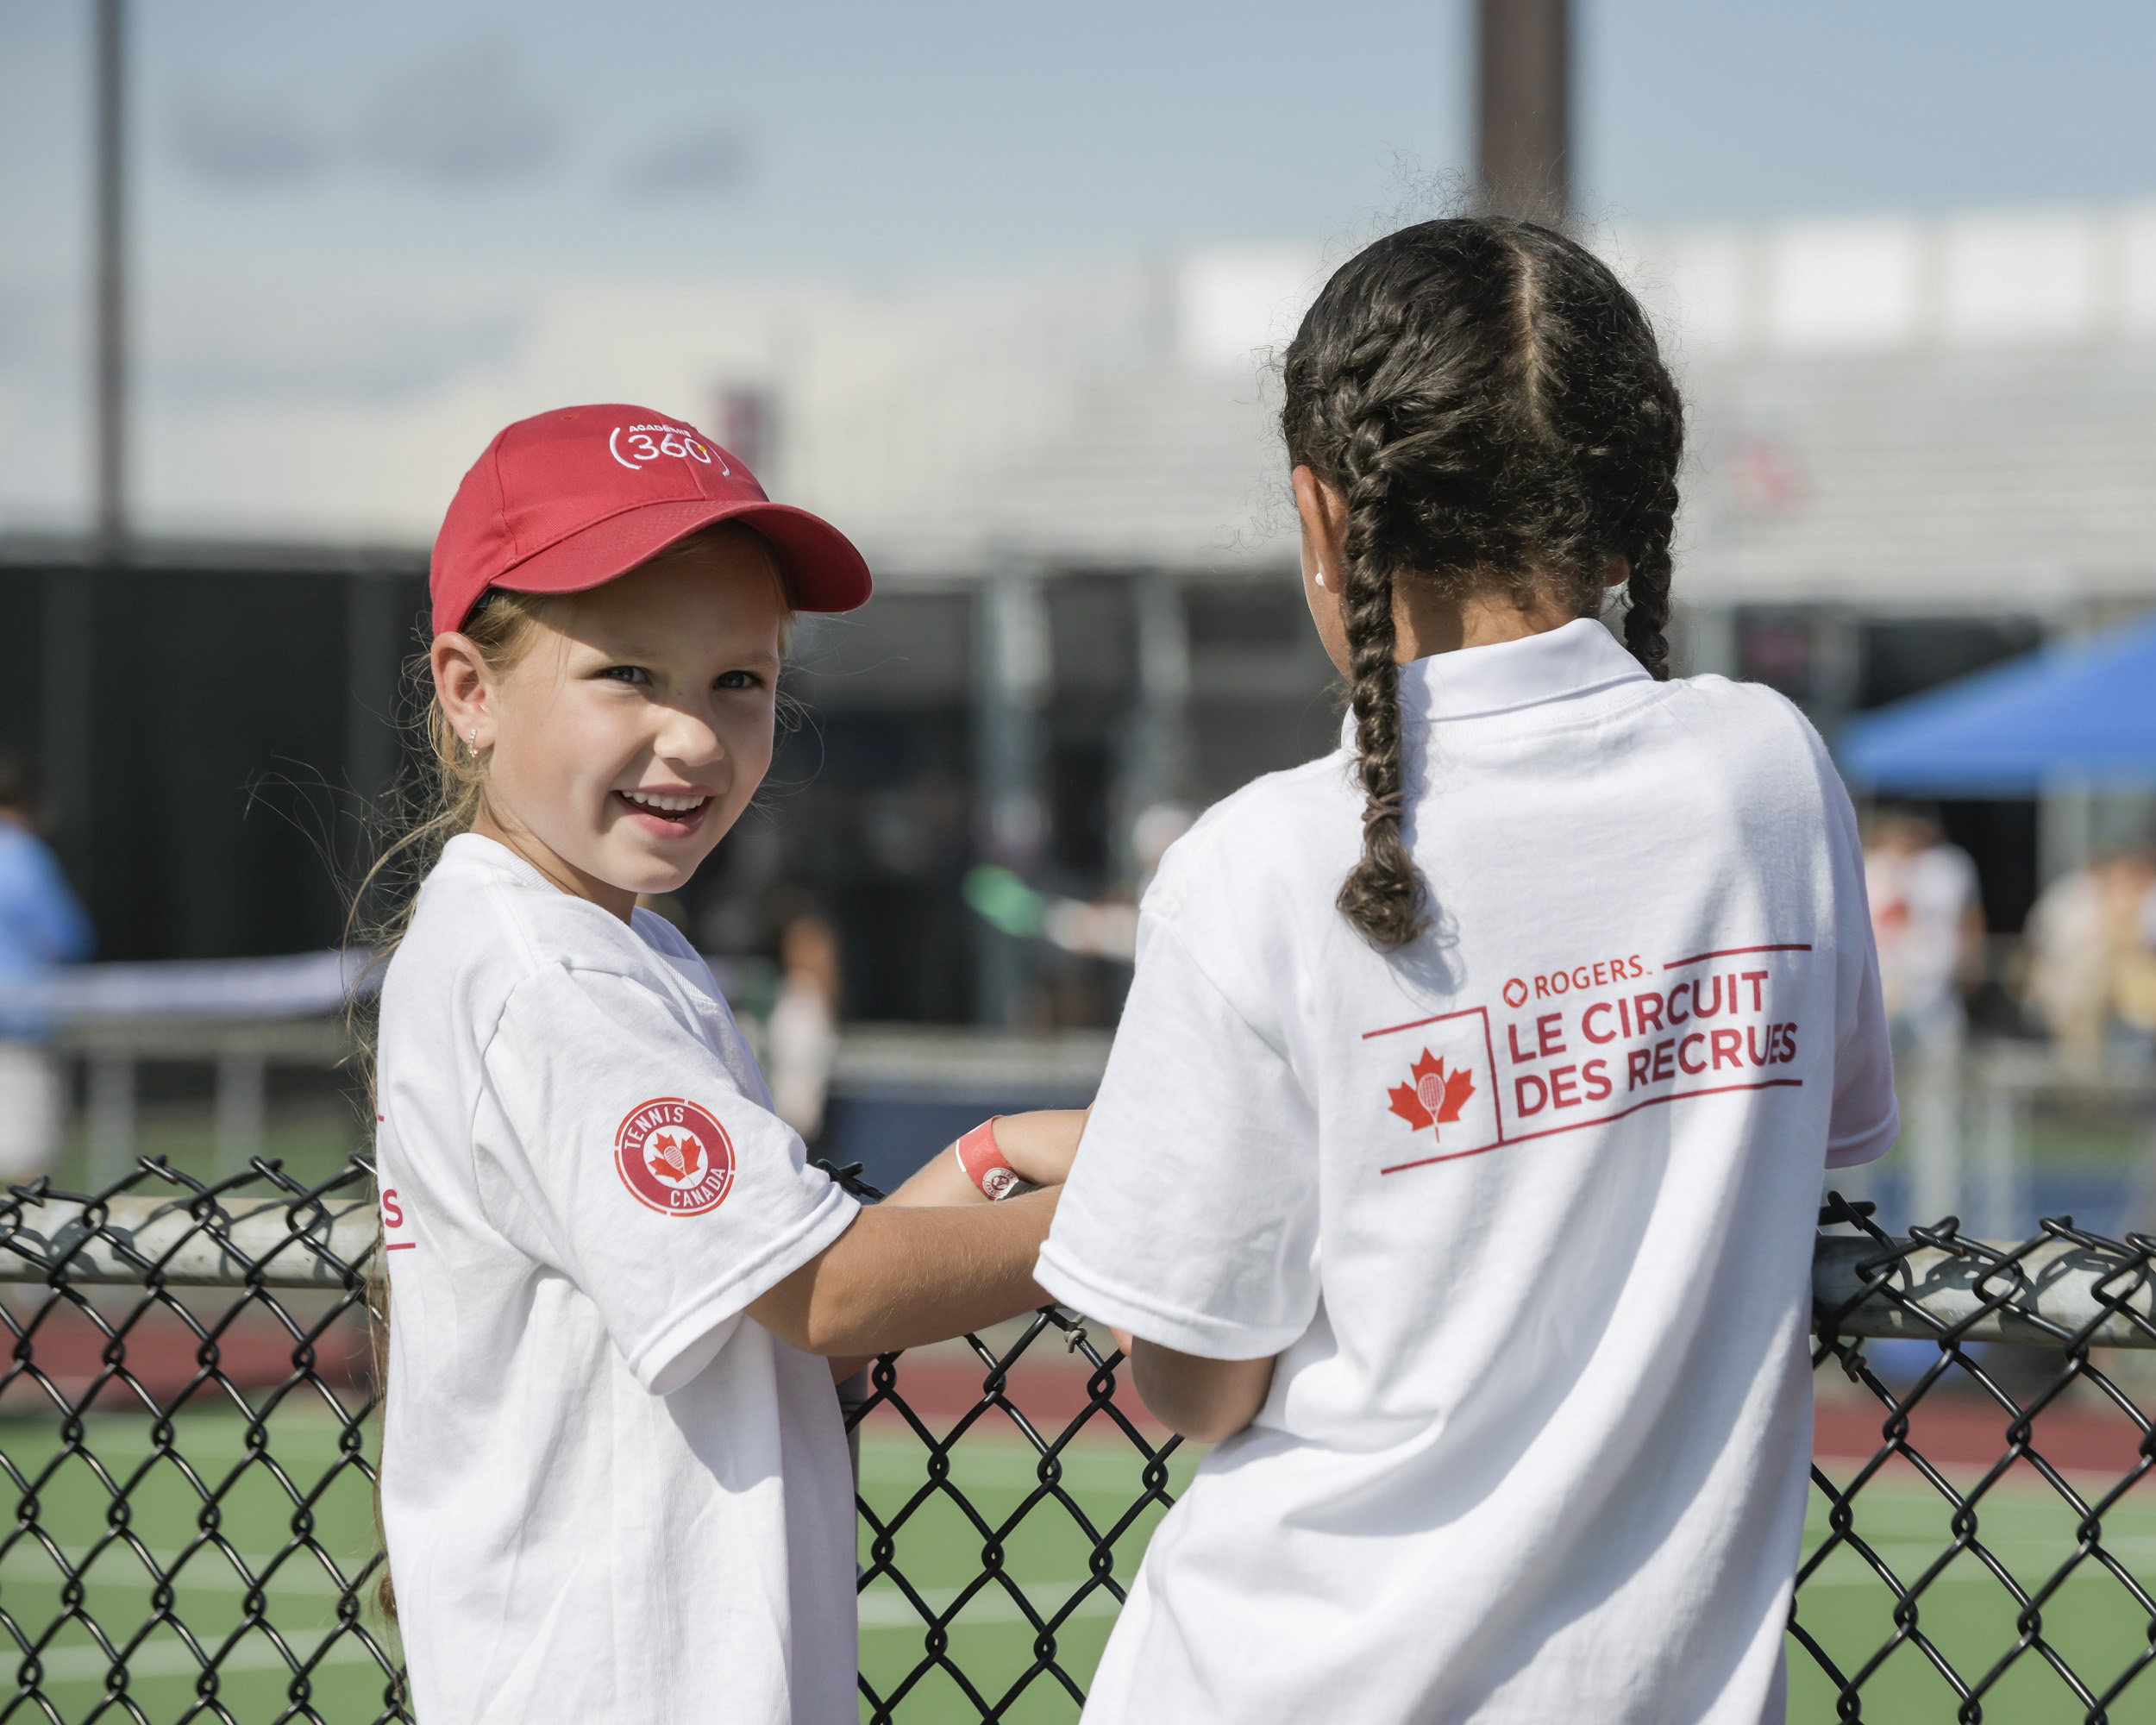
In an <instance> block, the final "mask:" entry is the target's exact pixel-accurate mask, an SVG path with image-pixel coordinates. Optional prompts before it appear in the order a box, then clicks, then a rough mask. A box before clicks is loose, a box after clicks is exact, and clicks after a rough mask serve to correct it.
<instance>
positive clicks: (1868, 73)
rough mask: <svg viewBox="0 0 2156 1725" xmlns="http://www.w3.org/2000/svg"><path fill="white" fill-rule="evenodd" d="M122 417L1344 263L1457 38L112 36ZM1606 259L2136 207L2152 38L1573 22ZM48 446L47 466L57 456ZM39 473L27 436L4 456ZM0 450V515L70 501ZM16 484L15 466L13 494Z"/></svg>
mask: <svg viewBox="0 0 2156 1725" xmlns="http://www.w3.org/2000/svg"><path fill="white" fill-rule="evenodd" d="M130 10H131V15H132V16H133V18H134V20H135V36H134V39H133V43H132V47H133V60H132V65H131V85H130V91H129V95H130V103H131V106H130V118H131V124H132V127H133V135H132V152H133V154H132V160H133V163H134V166H135V211H134V218H133V220H134V228H133V232H134V235H135V251H134V269H135V293H136V306H137V314H136V315H137V328H138V330H139V344H140V348H141V354H142V366H143V372H144V378H145V387H146V388H147V389H148V390H150V391H152V392H162V396H161V398H181V397H185V396H187V395H188V394H189V393H190V392H193V393H195V394H201V393H204V392H208V393H211V394H216V393H220V392H222V393H223V394H226V395H230V394H232V393H234V392H257V393H259V394H261V395H264V396H266V397H270V396H275V395H276V394H277V393H278V392H280V391H283V392H292V391H315V392H321V391H323V390H325V389H329V390H336V389H343V390H347V391H357V392H369V391H372V392H392V393H393V392H397V391H398V390H410V389H415V388H418V387H421V386H423V385H424V383H425V382H426V381H427V380H429V379H430V378H435V377H438V376H439V375H440V374H441V373H442V368H443V367H445V366H448V365H452V364H460V363H470V362H472V361H473V359H474V356H481V357H483V356H484V355H486V354H487V353H489V352H490V351H493V350H496V349H501V348H505V344H509V343H512V342H514V341H515V340H516V339H517V334H516V329H517V319H516V315H515V312H516V306H517V301H518V297H519V296H520V295H529V294H530V293H535V292H539V291H540V290H542V288H544V287H546V286H547V285H550V284H561V283H586V284H589V283H594V282H598V283H608V284H630V285H636V284H644V283H650V284H661V285H668V284H670V285H679V284H682V283H685V282H711V281H724V282H736V283H755V284H771V283H789V282H793V283H804V284H808V283H816V284H833V283H837V284H844V285H849V286H850V287H852V288H855V289H856V290H863V291H867V292H872V293H873V292H881V291H884V290H886V289H891V290H897V289H900V288H904V287H906V286H918V285H920V284H923V283H930V284H933V283H938V282H954V281H955V282H964V283H970V284H974V285H979V284H981V283H986V282H993V281H995V280H998V279H1003V278H1005V277H1017V276H1025V275H1031V276H1033V277H1040V276H1043V275H1052V274H1054V273H1056V272H1057V271H1059V270H1067V269H1069V268H1072V267H1077V266H1081V265H1090V264H1094V263H1097V262H1099V261H1100V260H1104V259H1107V260H1113V259H1133V258H1145V257H1150V256H1157V255H1163V254H1173V253H1175V252H1176V251H1178V250H1181V249H1185V248H1191V247H1194V246H1204V245H1220V244H1243V243H1265V242H1294V243H1302V244H1313V245H1319V246H1330V247H1332V248H1336V249H1337V248H1338V247H1339V246H1340V245H1342V244H1343V243H1350V244H1351V243H1352V242H1353V241H1354V240H1355V239H1357V238H1358V237H1361V236H1364V235H1369V234H1371V233H1374V232H1376V231H1378V230H1380V229H1382V228H1383V227H1384V226H1386V225H1388V224H1389V223H1392V222H1395V221H1396V220H1398V219H1401V218H1402V217H1413V216H1421V215H1426V214H1430V213H1434V212H1436V211H1437V210H1440V209H1442V208H1445V207H1446V206H1447V204H1448V203H1449V202H1451V200H1454V199H1456V198H1457V197H1458V195H1459V194H1460V192H1461V191H1462V190H1463V187H1464V185H1465V184H1466V175H1467V173H1468V172H1469V169H1470V160H1469V136H1470V49H1471V43H1470V20H1471V10H1472V9H1471V7H1470V5H1469V4H1468V3H1466V0H1419V3H1413V4H1410V3H1406V0H1361V3H1357V0H1334V3H1333V4H1332V5H1329V6H1327V7H1325V8H1322V9H1319V8H1313V7H1311V6H1309V5H1308V4H1307V0H1296V3H1289V0H1242V3H1237V4H1226V3H1181V4H1172V3H1171V4H1163V3H1161V0H1144V3H1138V0H1095V3H1094V4H1093V5H1090V6H1088V7H1085V8H1066V7H1050V6H1047V5H1044V4H1038V3H1022V4H1018V5H1012V4H1010V3H1007V0H1006V3H1001V4H990V3H983V0H911V3H907V4H904V5H898V6H893V5H891V4H889V3H887V0H885V3H878V4H871V3H867V0H793V3H790V4H787V5H783V6H764V7H760V8H751V7H747V6H743V5H738V4H727V3H718V4H712V3H707V4H704V5H699V6H694V7H691V6H686V5H682V4H678V3H677V4H673V5H663V4H657V3H652V0H611V3H610V4H608V5H607V6H605V7H594V6H591V5H588V4H582V5H578V4H570V3H567V0H527V3H524V4H522V5H519V6H515V7H511V6H507V5H500V4H494V3H489V0H465V3H460V4H458V5H455V6H454V7H447V6H443V5H442V4H441V3H439V0H433V3H426V4H422V3H417V0H368V3H367V5H365V6H352V5H350V4H340V5H335V6H331V5H328V4H324V3H322V0H159V3H158V4H155V5H147V4H142V3H140V0H136V3H135V4H134V5H133V6H132V7H131V9H130ZM90 15H91V5H90V3H89V0H0V421H4V422H5V423H7V424H12V425H15V426H16V427H18V428H20V427H23V426H50V427H53V428H55V429H54V430H53V432H52V434H51V436H50V437H49V438H47V441H48V442H54V441H55V440H59V441H68V440H72V442H71V444H70V447H71V449H72V448H73V446H74V443H75V442H79V439H78V437H77V430H78V428H76V427H75V421H76V419H77V418H78V415H79V410H80V399H81V395H82V388H83V385H82V378H83V355H84V351H85V349H84V323H83V317H82V309H83V305H84V301H85V279H86V273H85V272H86V260H87V237H86V235H87V228H86V221H85V216H86V206H87V195H86V166H87V160H88V139H89V116H88V111H87V91H88V88H89V65H88V37H89V22H90ZM1576 17H1577V29H1578V49H1577V56H1576V80H1577V85H1576V89H1577V125H1576V184H1577V190H1578V198H1579V203H1580V204H1581V206H1582V208H1583V210H1584V212H1585V213H1586V214H1587V216H1589V218H1590V219H1591V220H1594V221H1596V222H1599V223H1617V224H1623V223H1654V222H1664V223H1666V222H1674V221H1689V220H1702V219H1716V220H1719V219H1736V220H1745V221H1752V220H1763V219H1772V218H1775V217H1778V216H1793V215H1808V214H1821V213H1827V212H1833V213H1849V212H1857V211H1866V210H1919V211H1921V210H1937V209H1945V208H1952V207H1963V206H1984V205H1996V204H2027V203H2053V202H2059V201H2104V200H2112V199H2121V198H2134V197H2139V196H2146V195H2149V194H2153V193H2156V129H2153V128H2152V125H2151V122H2150V120H2149V117H2148V111H2147V102H2146V95H2145V90H2144V87H2143V86H2144V84H2145V73H2146V68H2147V66H2150V65H2151V64H2156V7H2152V6H2149V5H2147V3H2145V0H2133V3H2128V0H2050V3H2043V0H2019V3H2009V0H1865V3H1854V0H1804V3H1802V4H1798V3H1786V0H1785V3H1777V4H1768V3H1764V0H1577V4H1576ZM70 428H74V429H70ZM39 435H43V434H39ZM20 442H21V437H20V436H17V435H4V427H0V443H4V444H5V446H6V453H7V456H8V461H9V463H11V464H12V465H13V466H14V467H15V468H16V477H15V478H13V479H11V480H8V481H7V483H5V484H0V527H4V526H5V525H6V524H7V523H8V520H9V511H10V510H12V511H13V513H14V515H15V516H16V517H21V516H22V513H23V511H24V508H25V507H26V505H25V503H24V499H25V498H26V497H27V498H28V499H29V505H27V506H28V512H29V513H30V514H31V515H33V516H35V515H39V514H41V513H43V512H45V511H42V510H41V508H39V507H37V506H36V505H37V500H38V499H48V500H51V501H52V503H53V507H54V508H56V509H60V511H62V512H63V513H64V512H65V510H66V508H68V507H71V506H72V505H71V504H69V502H68V499H70V498H72V497H74V496H75V495H76V494H77V493H78V492H79V489H80V487H79V483H78V481H79V472H78V469H79V467H80V465H81V464H80V462H79V461H78V460H77V459H76V457H75V455H73V454H72V453H71V454H68V455H61V454H60V453H59V451H58V449H57V444H56V443H55V448H54V449H52V450H49V451H47V452H46V455H39V453H38V452H37V450H36V449H30V450H28V453H27V454H26V453H24V451H23V449H21V448H19V447H18V446H19V444H20ZM47 456H49V459H47Z"/></svg>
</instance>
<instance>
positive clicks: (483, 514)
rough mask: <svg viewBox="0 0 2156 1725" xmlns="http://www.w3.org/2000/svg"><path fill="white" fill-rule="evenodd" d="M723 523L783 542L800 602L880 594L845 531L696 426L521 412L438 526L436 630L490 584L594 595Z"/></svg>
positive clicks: (842, 605)
mask: <svg viewBox="0 0 2156 1725" xmlns="http://www.w3.org/2000/svg"><path fill="white" fill-rule="evenodd" d="M719 521H739V522H742V523H743V524H746V525H748V526H750V527H753V528H755V530H756V531H757V532H759V533H761V535H762V536H764V538H765V539H766V540H768V542H769V543H770V545H771V549H772V550H773V552H774V554H775V555H776V556H777V558H778V562H779V572H780V575H781V576H782V577H783V578H784V579H785V581H786V590H787V599H788V600H789V601H790V602H791V603H792V605H793V608H794V609H795V610H796V611H851V610H852V609H853V608H854V607H855V606H856V605H860V604H862V603H863V602H864V601H865V600H866V599H868V564H867V563H865V562H863V561H862V556H861V553H860V552H858V551H856V549H854V547H853V543H852V542H851V541H850V540H849V539H848V538H847V537H846V536H845V535H844V534H843V533H841V532H840V531H839V530H837V528H836V527H833V526H832V525H831V524H830V523H829V522H827V521H821V520H818V518H817V517H815V516H813V515H811V514H810V513H809V512H808V511H806V510H805V509H794V508H792V507H790V506H789V505H786V504H783V503H774V502H772V501H771V499H769V498H768V497H766V496H765V495H764V492H763V487H762V486H760V485H758V484H757V483H756V476H755V474H752V473H750V472H749V469H748V468H747V467H743V465H742V464H741V462H740V461H738V460H736V458H735V457H734V456H732V455H729V454H728V453H727V452H726V451H725V450H724V449H720V448H719V447H718V444H716V443H714V442H711V439H710V438H708V437H706V436H704V435H703V433H701V432H700V431H698V430H696V429H695V428H694V427H693V426H691V425H689V424H687V423H686V422H684V421H681V420H679V419H669V418H667V417H666V415H664V414H662V413H655V412H653V411H651V410H650V409H649V408H648V407H632V406H630V405H627V404H625V403H621V402H610V403H604V404H601V405H599V406H596V407H561V408H556V409H555V411H553V412H551V413H542V414H538V415H536V416H535V417H532V418H530V419H520V420H518V421H517V423H515V424H514V425H511V427H509V428H508V430H505V431H502V432H500V433H499V434H498V435H497V436H496V437H495V439H494V441H493V442H491V443H489V444H488V445H487V446H486V454H484V455H481V456H480V457H479V460H478V461H475V462H473V466H472V471H471V472H470V473H468V474H465V476H464V483H463V484H461V485H460V486H458V487H457V494H456V497H455V499H454V500H453V501H452V502H451V503H450V505H449V512H448V516H447V517H444V518H443V520H442V531H441V532H440V533H438V534H437V535H436V536H435V542H434V562H433V566H432V568H431V571H430V574H429V583H428V584H429V588H430V589H431V591H432V593H433V595H434V630H435V633H436V634H437V635H441V634H443V633H445V632H447V631H448V630H453V629H461V628H462V627H463V626H464V623H465V619H466V618H468V617H470V616H471V614H472V607H473V605H477V604H478V603H479V595H480V594H481V593H485V592H486V590H487V589H488V588H489V587H506V588H508V589H509V590H510V591H511V593H581V592H583V591H584V590H585V589H586V587H595V586H602V585H604V584H605V582H607V581H611V580H613V579H614V578H615V577H616V576H617V575H624V574H628V573H629V571H630V570H631V569H633V568H636V565H637V564H639V563H642V562H644V561H648V560H649V559H650V558H652V557H655V556H657V555H659V553H660V552H661V551H663V550H665V549H667V546H669V545H671V544H673V543H675V542H676V541H677V540H680V539H686V537H687V536H689V535H690V534H692V533H694V532H695V531H697V530H699V528H705V527H709V526H711V524H713V523H714V522H719Z"/></svg>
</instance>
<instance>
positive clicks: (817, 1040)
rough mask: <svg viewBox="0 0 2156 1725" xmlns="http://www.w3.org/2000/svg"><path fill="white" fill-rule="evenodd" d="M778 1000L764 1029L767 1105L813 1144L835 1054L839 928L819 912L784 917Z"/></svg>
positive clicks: (821, 1124)
mask: <svg viewBox="0 0 2156 1725" xmlns="http://www.w3.org/2000/svg"><path fill="white" fill-rule="evenodd" d="M779 963H780V979H779V993H778V998H777V999H776V1000H774V1001H773V1003H772V1007H771V1019H770V1022H769V1024H768V1025H767V1026H766V1027H765V1030H764V1038H765V1046H766V1047H767V1049H768V1051H769V1056H770V1066H771V1106H772V1107H773V1109H774V1112H775V1113H777V1114H778V1116H779V1118H780V1120H784V1121H785V1122H786V1123H787V1125H788V1126H792V1127H793V1130H794V1131H796V1132H799V1133H800V1135H801V1138H802V1140H803V1142H805V1143H807V1144H814V1143H815V1142H816V1140H817V1138H818V1134H820V1133H821V1132H823V1130H824V1101H826V1099H827V1098H828V1097H829V1096H830V1086H831V1067H832V1064H833V1063H835V1062H836V1061H837V1058H838V1007H839V1001H840V999H841V994H840V989H839V978H838V931H837V930H836V929H834V928H833V927H832V926H831V925H830V923H829V922H827V921H826V920H824V918H822V917H820V916H815V915H810V914H804V915H799V916H795V917H793V918H791V919H788V921H787V925H786V926H785V928H784V929H782V930H781V931H780V935H779Z"/></svg>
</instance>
